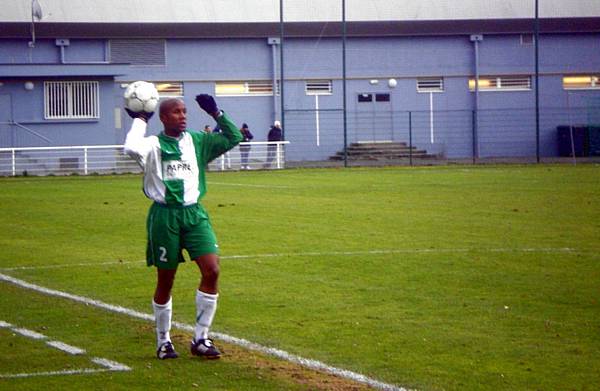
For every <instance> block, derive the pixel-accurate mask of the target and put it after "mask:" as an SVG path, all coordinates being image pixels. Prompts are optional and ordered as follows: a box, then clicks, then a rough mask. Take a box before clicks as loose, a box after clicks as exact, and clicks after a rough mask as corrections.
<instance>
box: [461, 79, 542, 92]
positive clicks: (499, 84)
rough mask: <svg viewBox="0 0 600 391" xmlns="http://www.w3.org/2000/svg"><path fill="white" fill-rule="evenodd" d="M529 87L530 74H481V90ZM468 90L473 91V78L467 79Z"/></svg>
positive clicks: (511, 89)
mask: <svg viewBox="0 0 600 391" xmlns="http://www.w3.org/2000/svg"><path fill="white" fill-rule="evenodd" d="M530 89H531V77H530V76H482V77H480V78H479V90H481V91H525V90H530ZM469 90H471V91H475V78H472V79H469Z"/></svg>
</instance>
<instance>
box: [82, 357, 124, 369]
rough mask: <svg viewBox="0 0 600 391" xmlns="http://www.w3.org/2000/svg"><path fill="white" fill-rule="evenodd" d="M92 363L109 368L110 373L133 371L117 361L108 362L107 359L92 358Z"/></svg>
mask: <svg viewBox="0 0 600 391" xmlns="http://www.w3.org/2000/svg"><path fill="white" fill-rule="evenodd" d="M92 362H93V363H96V364H98V365H101V366H103V367H105V368H107V369H108V370H109V371H130V370H131V368H129V367H128V366H127V365H123V364H121V363H118V362H116V361H111V360H107V359H105V358H100V357H94V358H92Z"/></svg>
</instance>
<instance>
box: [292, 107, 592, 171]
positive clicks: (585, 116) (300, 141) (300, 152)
mask: <svg viewBox="0 0 600 391" xmlns="http://www.w3.org/2000/svg"><path fill="white" fill-rule="evenodd" d="M540 113H541V115H540V123H539V144H538V142H537V138H538V135H537V134H536V122H535V109H534V108H525V109H496V110H479V111H478V112H477V113H476V112H474V111H472V110H447V111H439V110H438V111H378V112H375V111H373V112H353V113H349V114H348V115H347V118H346V121H347V125H346V135H345V137H344V118H343V112H342V111H341V110H320V111H318V110H288V111H286V117H285V118H286V122H285V126H286V129H285V134H286V139H287V140H289V141H290V142H291V144H290V147H289V148H288V151H287V159H288V160H289V161H305V162H307V161H311V160H321V161H331V162H334V161H339V159H340V156H343V155H344V138H346V146H347V147H349V148H351V149H352V148H355V147H356V146H361V145H362V146H364V145H365V144H373V145H378V144H379V145H381V146H382V147H383V145H384V144H386V143H394V144H397V146H398V150H399V146H400V145H402V144H404V145H406V150H405V153H400V152H399V151H396V152H397V153H396V154H395V155H394V154H392V155H385V154H381V156H375V155H368V154H366V155H360V154H358V153H356V154H355V153H354V152H355V151H351V152H352V154H351V155H348V152H347V151H346V157H347V158H348V159H349V160H350V161H356V162H357V163H358V162H360V163H365V162H368V161H373V162H374V163H376V160H379V161H380V162H382V163H385V162H389V163H392V162H393V164H413V163H414V164H418V163H425V164H430V163H436V162H437V163H445V162H450V161H464V162H479V161H486V160H497V161H500V160H502V159H506V160H509V161H510V160H513V161H535V160H536V158H537V157H538V156H539V157H540V158H541V159H546V160H555V159H556V158H560V157H566V156H565V155H564V153H562V152H563V150H564V148H561V143H564V142H565V140H563V139H561V138H560V128H561V127H562V128H564V127H572V128H581V127H587V128H589V129H590V130H589V132H588V134H586V135H585V136H582V137H585V138H586V140H584V144H585V148H584V150H582V151H579V152H577V151H576V157H587V156H590V157H594V156H597V152H595V151H596V150H595V149H593V148H592V146H591V145H590V143H591V142H593V138H594V134H592V132H597V130H596V127H597V126H600V115H599V114H600V106H594V107H580V108H570V109H564V108H542V109H541V111H540ZM578 137H580V136H579V135H578V134H577V132H575V133H574V134H573V137H572V138H571V140H568V141H569V142H570V143H572V144H578V143H581V140H578V139H577V138H578ZM373 148H374V147H373ZM538 148H539V149H538ZM380 152H381V151H380Z"/></svg>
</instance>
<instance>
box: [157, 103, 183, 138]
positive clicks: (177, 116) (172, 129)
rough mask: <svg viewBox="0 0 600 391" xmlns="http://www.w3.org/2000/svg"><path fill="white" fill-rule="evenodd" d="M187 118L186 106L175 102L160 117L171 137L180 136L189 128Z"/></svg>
mask: <svg viewBox="0 0 600 391" xmlns="http://www.w3.org/2000/svg"><path fill="white" fill-rule="evenodd" d="M186 117H187V111H186V109H185V104H184V103H183V102H181V101H175V102H173V104H172V105H170V107H169V108H168V109H167V110H166V111H165V112H164V113H162V114H161V116H160V120H161V121H162V123H163V125H164V127H165V133H166V134H167V135H169V136H179V135H180V134H181V132H183V131H184V130H185V128H186V127H187V121H186Z"/></svg>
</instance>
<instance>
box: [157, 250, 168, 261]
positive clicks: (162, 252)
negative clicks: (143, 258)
mask: <svg viewBox="0 0 600 391" xmlns="http://www.w3.org/2000/svg"><path fill="white" fill-rule="evenodd" d="M158 250H159V251H160V257H158V259H159V260H160V261H161V262H169V261H168V259H167V249H166V248H164V247H159V248H158Z"/></svg>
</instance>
